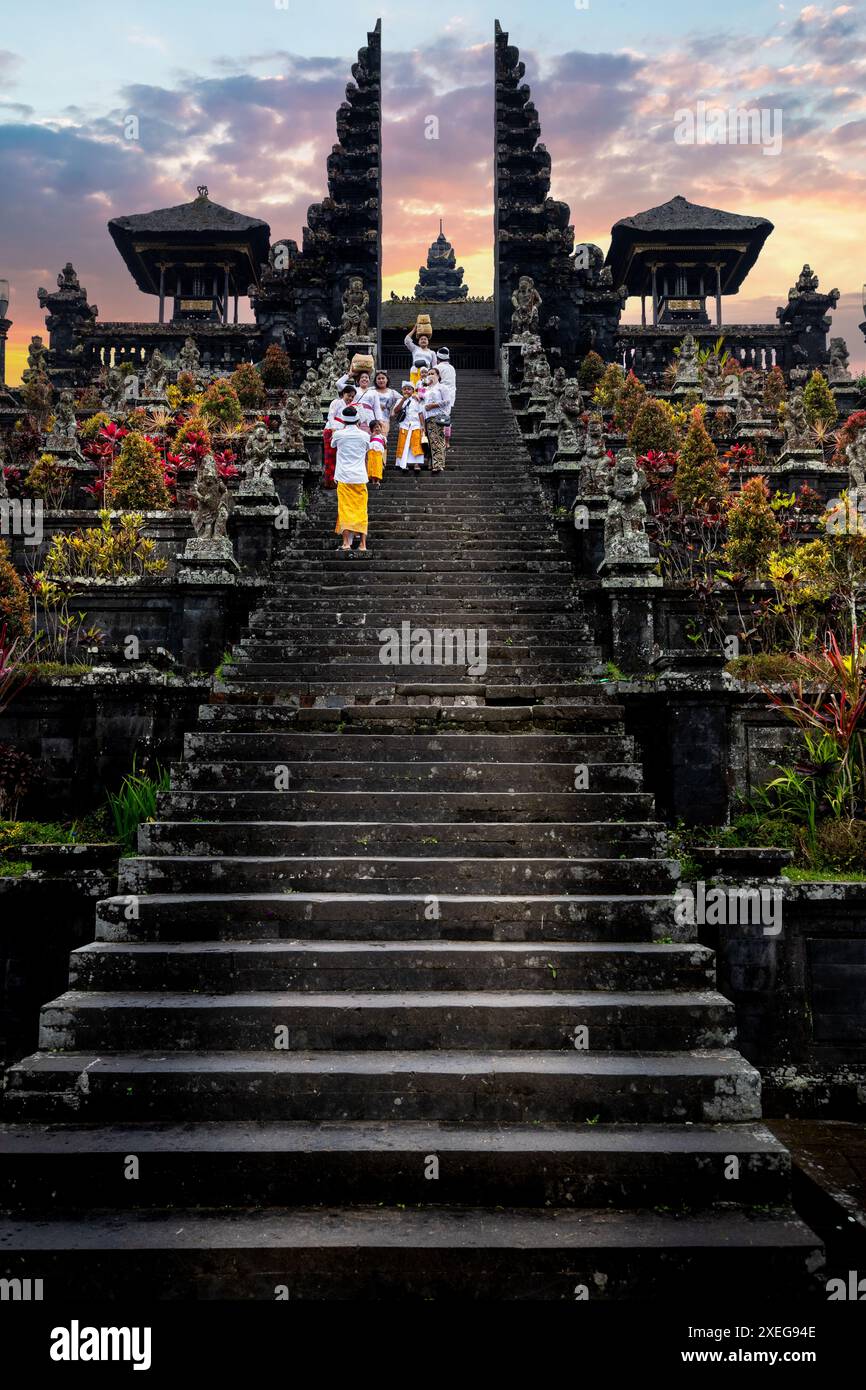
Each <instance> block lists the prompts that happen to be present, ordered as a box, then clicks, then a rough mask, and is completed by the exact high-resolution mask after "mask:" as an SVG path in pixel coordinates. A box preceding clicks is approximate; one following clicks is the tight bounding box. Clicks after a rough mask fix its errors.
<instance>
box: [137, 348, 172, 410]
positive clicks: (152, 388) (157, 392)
mask: <svg viewBox="0 0 866 1390" xmlns="http://www.w3.org/2000/svg"><path fill="white" fill-rule="evenodd" d="M167 380H168V367H167V364H166V361H165V358H164V357H163V355H162V353H161V352H160V350H159V348H154V349H153V352H152V353H151V354H150V357H149V358H148V359H147V366H146V367H145V369H144V384H143V390H144V394H145V396H146V397H147V398H148V399H149V400H152V401H164V400H166V399H167V397H166V383H167Z"/></svg>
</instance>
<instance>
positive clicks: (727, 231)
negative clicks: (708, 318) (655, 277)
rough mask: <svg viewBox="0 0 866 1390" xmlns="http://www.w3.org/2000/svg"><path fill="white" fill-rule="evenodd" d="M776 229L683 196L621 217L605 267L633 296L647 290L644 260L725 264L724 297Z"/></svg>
mask: <svg viewBox="0 0 866 1390" xmlns="http://www.w3.org/2000/svg"><path fill="white" fill-rule="evenodd" d="M772 230H773V224H772V222H769V221H768V220H767V218H766V217H747V216H744V215H743V214H741V213H738V212H725V211H723V210H722V209H721V208H707V207H702V206H701V205H700V204H699V203H690V202H689V201H688V199H687V198H684V197H683V196H682V195H681V194H677V196H676V197H674V198H671V199H670V200H669V201H668V202H666V203H661V204H659V206H658V207H654V208H648V209H647V211H646V212H638V213H635V214H634V216H632V217H623V218H621V220H620V221H619V222H616V223H614V225H613V227H612V228H611V243H610V250H609V251H608V253H607V259H606V264H607V265H609V266H610V267H611V273H612V277H613V282H614V284H615V285H625V287H626V288H627V289H628V291H629V293H630V294H641V293H643V292H645V289H646V278H647V272H646V259H647V257H648V256H649V255H651V254H653V253H655V254H656V256H657V259H658V260H659V261H660V262H663V261H667V262H670V261H671V260H673V259H674V256H675V254H676V253H678V252H682V253H686V254H687V253H689V252H695V253H697V258H698V259H708V260H718V261H719V263H720V264H721V265H722V292H723V293H724V294H736V292H737V290H738V289H739V287H740V285H741V284H742V283H743V280H744V279H745V278H746V276H747V275H748V273H749V271H750V270H751V268H752V266H753V265H754V264H755V261H756V260H757V259H758V256H759V255H760V253H761V249H762V247H763V245H764V242H765V241H766V240H767V237H768V236H769V235H770V233H771V232H772Z"/></svg>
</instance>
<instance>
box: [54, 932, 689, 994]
mask: <svg viewBox="0 0 866 1390" xmlns="http://www.w3.org/2000/svg"><path fill="white" fill-rule="evenodd" d="M713 962H714V958H713V953H712V951H710V950H709V949H708V948H707V947H706V946H699V945H697V944H685V943H682V944H671V945H663V944H661V943H654V942H616V943H610V944H605V943H599V942H565V943H561V942H560V943H547V942H545V943H542V944H541V945H535V946H529V945H527V944H525V943H523V942H505V943H503V942H494V941H478V942H461V941H433V942H424V943H419V942H417V941H386V942H382V941H353V942H344V941H269V942H238V941H233V942H223V941H204V942H172V943H170V944H166V943H162V942H161V943H149V942H97V941H94V942H91V943H90V945H88V946H82V947H80V948H79V949H78V950H76V951H73V952H72V956H71V959H70V970H69V986H70V989H74V990H98V991H101V992H108V991H111V990H118V989H123V990H146V991H159V990H172V991H175V992H181V993H184V992H186V993H190V992H192V991H200V992H202V993H205V994H215V995H219V994H234V993H241V994H244V993H250V992H252V991H254V990H279V989H291V990H295V991H301V992H312V993H324V994H328V993H331V994H333V993H336V992H337V991H338V990H348V991H362V992H371V991H372V992H375V991H386V992H390V993H394V992H400V993H412V992H414V991H416V990H420V991H431V990H432V991H435V990H471V991H478V990H497V989H500V990H501V989H506V990H508V991H509V992H514V991H521V990H526V991H531V992H538V991H542V990H549V991H550V992H551V994H553V995H556V994H558V993H560V992H565V993H569V992H575V991H577V992H580V991H585V990H591V989H593V990H594V989H602V990H604V989H606V990H613V989H619V990H627V991H628V992H629V993H634V992H640V991H644V990H651V991H652V990H654V991H662V992H670V991H672V990H678V989H681V990H692V991H694V990H706V989H708V988H711V987H712V986H713V985H714V983H715V973H714V963H713Z"/></svg>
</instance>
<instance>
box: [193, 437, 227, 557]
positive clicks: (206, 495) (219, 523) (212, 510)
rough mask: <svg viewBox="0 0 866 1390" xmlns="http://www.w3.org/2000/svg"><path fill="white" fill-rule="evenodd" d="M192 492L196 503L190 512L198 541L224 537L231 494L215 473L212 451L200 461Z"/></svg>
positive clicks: (221, 539)
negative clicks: (193, 509) (191, 512)
mask: <svg viewBox="0 0 866 1390" xmlns="http://www.w3.org/2000/svg"><path fill="white" fill-rule="evenodd" d="M192 495H193V497H194V498H195V500H196V504H197V505H196V509H195V511H194V512H193V514H192V528H193V530H194V531H195V534H196V536H197V538H198V539H199V540H200V541H224V540H227V539H228V519H229V510H230V507H231V497H230V494H229V490H228V488H227V487H226V485H225V483H224V482H223V480H222V478H221V477H220V475H219V473H218V472H217V466H216V460H215V459H214V456H213V454H206V455H205V457H204V458H203V459H202V461H201V463H200V464H199V468H198V473H197V474H196V480H195V486H194V488H193V490H192Z"/></svg>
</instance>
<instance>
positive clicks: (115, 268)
mask: <svg viewBox="0 0 866 1390" xmlns="http://www.w3.org/2000/svg"><path fill="white" fill-rule="evenodd" d="M581 2H582V0H578V4H575V0H533V3H531V4H528V3H526V0H524V2H523V3H521V4H505V3H503V4H497V5H493V4H488V3H486V0H464V3H463V4H461V5H460V6H456V5H455V6H454V7H453V8H451V7H450V6H449V5H448V4H446V3H442V4H437V5H435V6H432V5H431V6H427V7H422V6H418V5H409V4H402V5H397V4H391V3H381V2H380V3H375V5H374V8H371V9H370V11H369V13H367V14H365V13H363V11H362V9H361V8H359V6H358V5H357V4H356V3H347V2H346V0H331V2H330V3H328V4H327V5H321V6H315V5H309V4H304V3H301V0H287V3H286V4H284V3H283V0H245V3H243V4H238V3H236V0H231V3H229V0H206V2H205V0H182V3H177V0H149V3H148V4H147V5H141V6H124V5H118V4H117V3H116V0H112V2H111V3H106V0H74V3H71V4H70V3H60V2H59V0H45V2H44V3H43V4H41V5H39V6H34V5H31V6H27V5H23V4H20V3H19V4H16V5H15V6H14V8H11V7H9V6H7V7H6V15H5V22H4V25H3V29H2V33H0V45H2V47H0V169H2V195H0V196H2V201H0V276H4V277H6V278H8V279H9V280H10V281H11V282H12V303H11V307H10V309H9V317H10V318H11V319H12V320H13V323H14V326H13V329H12V333H11V335H10V344H9V352H8V362H7V376H8V379H9V380H10V381H16V380H17V379H18V377H19V373H20V368H21V365H22V361H23V358H24V356H25V354H26V344H27V341H28V339H29V337H30V335H31V334H32V333H34V332H40V331H42V330H43V320H42V316H41V314H40V311H39V306H38V303H37V301H36V289H37V287H38V286H39V285H46V286H53V285H54V283H55V277H56V275H57V272H58V270H59V269H60V267H61V266H62V264H63V263H64V262H65V261H67V260H71V261H72V262H73V264H74V265H75V268H76V270H77V271H78V273H79V276H80V278H81V282H82V284H83V285H86V287H87V289H88V291H89V294H90V300H91V302H95V303H97V304H98V305H99V309H100V316H101V317H102V318H132V319H135V318H139V319H153V318H155V317H156V301H155V299H152V298H150V297H148V296H143V295H141V294H140V293H139V292H138V291H137V290H136V288H135V286H134V285H133V283H132V280H131V279H130V277H129V275H128V273H127V271H126V269H125V267H124V265H123V263H122V261H121V259H120V257H119V255H118V253H117V251H116V250H115V248H114V246H113V244H112V242H111V240H110V238H109V236H108V233H107V230H106V223H107V221H108V219H109V218H110V217H112V216H116V215H118V214H123V213H132V212H143V211H146V210H148V209H150V208H155V207H165V206H168V205H171V204H173V203H178V202H183V201H186V200H187V199H188V198H191V197H194V196H195V189H196V185H197V184H199V183H206V184H207V185H208V186H209V189H210V194H211V197H212V198H213V199H214V200H215V201H217V202H220V203H223V204H226V205H227V206H229V207H233V208H236V209H238V210H241V211H244V212H248V213H250V214H252V215H255V216H258V217H262V218H264V219H266V220H267V221H268V222H269V223H270V226H271V231H272V235H273V236H274V237H277V236H290V237H294V238H296V239H297V240H300V233H301V228H302V226H303V223H304V219H305V214H306V209H307V206H308V205H309V203H311V202H313V201H316V200H318V199H320V198H321V197H322V196H323V195H324V193H325V191H326V188H325V158H326V155H327V153H328V151H329V150H330V147H331V145H332V144H333V142H334V140H335V138H336V137H335V131H334V113H335V110H336V108H337V106H338V105H339V103H340V101H341V99H342V96H343V89H344V87H345V84H346V81H347V80H348V78H349V68H350V64H351V62H352V61H353V59H354V56H355V53H356V51H357V49H358V47H359V46H361V45H362V44H363V43H364V40H365V33H366V30H367V28H371V27H372V25H373V23H374V22H375V20H376V18H377V16H379V15H381V17H382V20H383V45H384V121H385V129H384V148H385V154H384V198H385V202H384V227H385V244H384V255H385V293H386V296H387V294H388V293H390V291H391V290H392V289H393V290H396V291H397V292H398V293H411V291H412V289H413V287H414V284H415V281H416V279H417V271H418V266H419V265H420V263H421V262H422V260H423V259H424V257H425V256H426V250H427V247H428V245H429V243H430V242H431V241H432V240H433V239H434V237H435V236H436V234H437V232H438V225H439V224H438V219H439V216H440V214H441V215H443V216H444V218H445V230H446V233H447V235H448V236H449V238H450V239H451V240H452V241H453V242H454V245H455V248H456V250H457V254H458V258H459V262H460V264H462V265H463V266H464V267H465V269H466V280H467V283H468V284H469V287H470V292H471V293H473V294H489V293H490V291H491V287H492V199H493V192H492V147H493V54H492V37H493V20H494V18H495V17H498V18H499V19H500V20H501V22H502V24H503V26H504V27H505V28H506V29H508V30H509V31H510V35H511V40H512V42H514V43H516V44H517V45H518V46H519V47H520V49H521V53H522V56H523V59H524V62H525V63H526V68H527V81H528V82H529V83H530V85H531V87H532V92H533V98H534V100H535V102H536V105H537V107H538V109H539V113H540V116H541V122H542V130H543V133H544V138H545V140H546V143H547V144H548V147H549V148H550V151H551V154H552V156H553V164H554V188H553V192H554V195H555V196H556V197H559V198H562V199H564V200H565V201H567V202H568V203H569V204H570V205H571V211H572V220H573V222H574V225H575V230H576V235H577V238H578V240H579V241H594V242H596V243H597V244H598V245H600V246H601V247H602V249H603V250H605V251H606V250H607V247H608V243H609V238H610V227H611V225H612V223H613V222H615V221H616V220H617V219H618V218H620V217H624V216H628V215H629V214H631V213H635V212H639V211H642V210H643V209H645V208H648V207H652V206H654V205H655V204H657V203H660V202H664V201H666V200H667V199H668V198H671V197H673V196H674V194H677V193H681V194H683V195H684V196H685V197H688V198H689V199H690V200H692V201H694V202H698V203H704V204H710V205H712V206H716V207H721V208H725V209H727V210H728V211H733V212H741V213H749V214H755V215H761V216H765V217H768V218H770V220H771V221H772V222H773V223H775V228H776V230H775V232H774V233H773V235H772V236H771V237H770V239H769V241H768V243H767V245H766V247H765V250H764V252H763V255H762V257H761V259H760V260H759V262H758V264H757V266H756V267H755V269H754V270H753V271H752V274H751V275H750V277H749V279H748V280H747V282H746V284H745V286H744V288H743V291H741V293H740V295H739V296H737V297H735V298H732V299H730V300H728V301H727V303H726V316H727V318H728V320H729V321H731V322H749V321H753V320H761V321H770V322H772V321H774V318H775V309H776V306H777V305H779V304H782V303H784V301H785V297H786V293H787V290H788V287H789V286H790V285H792V284H793V283H794V281H795V279H796V276H797V274H798V272H799V270H800V267H801V266H802V264H803V262H804V260H808V261H810V262H811V264H812V267H813V269H814V270H815V271H816V272H817V273H818V275H819V276H820V279H821V287H822V289H829V288H831V287H833V286H836V287H837V288H838V289H840V290H841V291H842V299H841V301H840V306H839V309H838V310H837V313H836V316H835V320H834V325H833V332H834V333H840V334H842V335H843V336H844V337H845V338H846V339H847V341H848V344H849V347H850V350H851V357H852V365H853V366H854V367H855V368H856V369H858V370H860V369H863V367H864V365H866V344H864V339H863V336H862V334H861V333H860V331H859V328H858V324H859V323H860V322H861V321H862V319H863V317H864V314H863V309H862V302H861V300H862V286H863V281H864V280H866V80H864V79H866V5H863V4H862V3H861V4H859V5H858V6H855V5H850V4H842V5H835V6H834V5H830V4H825V5H808V6H806V7H805V8H803V7H801V6H799V5H790V4H780V3H778V0H725V3H724V4H723V5H710V4H706V3H705V4H702V5H700V6H698V5H696V4H695V3H694V0H663V3H649V0H589V4H588V7H586V8H580V7H579V5H580V3H581ZM698 101H705V102H708V103H709V104H710V105H711V106H716V107H722V108H725V109H727V108H730V107H736V106H741V105H744V106H758V107H763V108H768V109H769V110H772V111H780V112H781V120H782V131H783V143H782V149H781V153H780V154H779V155H778V156H777V157H773V156H768V155H765V154H763V153H762V150H761V148H760V147H757V146H752V145H728V146H687V145H680V144H677V143H676V142H675V141H674V138H673V137H674V129H675V112H677V111H678V110H681V109H683V108H692V109H694V107H695V104H696V103H697V102H698ZM130 115H134V116H136V117H137V118H138V123H139V132H140V138H139V139H138V140H127V139H126V138H125V136H124V122H125V120H126V118H127V117H128V116H130ZM430 116H436V117H437V118H438V120H439V135H440V138H439V139H438V140H437V141H433V140H428V139H425V122H426V121H427V118H428V117H430ZM631 308H633V306H630V309H631ZM628 317H633V313H629V315H628Z"/></svg>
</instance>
